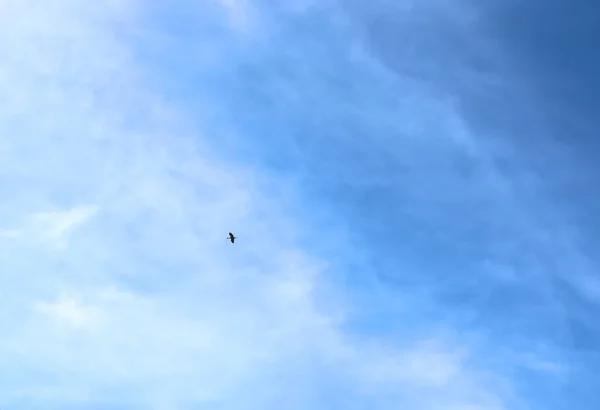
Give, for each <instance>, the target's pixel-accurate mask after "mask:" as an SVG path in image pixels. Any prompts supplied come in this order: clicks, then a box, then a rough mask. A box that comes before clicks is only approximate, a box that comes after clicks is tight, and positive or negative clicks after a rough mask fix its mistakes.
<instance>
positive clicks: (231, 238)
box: [225, 232, 235, 243]
mask: <svg viewBox="0 0 600 410" xmlns="http://www.w3.org/2000/svg"><path fill="white" fill-rule="evenodd" d="M225 239H229V240H230V241H231V243H235V236H233V234H232V233H231V232H229V236H228V237H227V238H225Z"/></svg>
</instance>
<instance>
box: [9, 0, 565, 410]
mask: <svg viewBox="0 0 600 410" xmlns="http://www.w3.org/2000/svg"><path fill="white" fill-rule="evenodd" d="M442 3H443V4H442ZM428 4H429V3H428ZM415 7H416V6H415ZM377 8H380V9H381V10H383V11H385V10H387V9H386V8H385V7H383V6H382V5H381V4H378V5H377ZM167 9H168V10H167ZM375 9H376V8H375V7H374V8H373V10H375ZM426 9H427V10H426V13H425V12H423V13H424V14H418V13H417V12H416V11H415V9H414V7H411V8H408V9H402V10H398V9H394V10H392V11H390V13H392V12H393V13H396V15H398V16H400V17H402V16H404V18H405V19H408V17H410V21H411V22H412V23H414V24H416V23H415V22H418V21H419V19H418V17H419V16H426V17H427V18H429V17H430V14H428V13H433V14H434V15H435V16H437V17H435V18H439V16H440V15H444V13H445V11H452V13H453V14H452V16H454V17H452V18H453V19H458V20H460V21H461V22H463V23H464V24H467V23H469V24H470V22H472V21H474V19H475V17H474V14H471V13H472V11H471V9H467V8H465V13H459V12H458V11H456V10H455V9H453V8H448V6H447V5H446V3H444V2H440V4H438V3H435V4H434V3H431V4H429V6H428V7H426ZM361 10H362V8H361V7H354V5H351V4H350V3H348V4H346V3H343V2H341V3H333V2H327V3H317V2H304V1H296V2H288V3H286V4H284V5H281V6H277V7H276V6H275V5H271V4H266V3H262V2H254V1H243V2H234V1H209V2H201V3H200V4H189V3H188V2H175V4H173V5H169V7H166V6H165V5H164V4H162V3H149V2H146V3H145V2H133V1H131V2H129V1H125V2H123V1H120V2H103V3H96V4H91V3H90V4H87V3H86V4H85V5H84V4H83V3H81V2H74V1H67V0H64V1H59V0H57V1H54V2H52V4H50V3H49V4H48V5H46V6H39V5H37V4H34V3H33V2H17V1H14V2H4V3H2V4H1V5H0V61H2V62H3V63H2V64H0V90H2V93H1V94H2V98H1V99H0V148H1V149H0V178H1V179H0V181H1V187H2V192H1V193H2V199H0V251H1V252H0V264H1V266H2V269H1V273H0V279H1V282H2V284H3V287H2V290H1V291H0V298H1V299H0V300H2V304H3V309H2V312H3V313H2V315H1V319H0V327H1V328H2V330H3V335H5V336H3V338H2V340H1V341H0V368H1V369H2V371H1V372H0V375H1V376H0V381H2V383H0V404H1V405H2V406H3V408H7V409H10V408H22V407H23V406H44V407H45V408H65V407H68V406H70V405H71V406H77V407H78V408H97V407H98V406H101V407H103V408H124V407H125V408H148V409H150V408H153V409H154V408H156V409H163V408H164V409H167V408H169V409H172V408H181V409H185V408H191V407H193V406H198V407H209V406H210V407H211V408H214V407H219V408H223V409H238V408H239V409H241V408H244V409H248V408H256V409H258V408H261V409H264V408H281V406H282V403H286V405H285V406H284V407H286V408H297V409H301V408H315V407H316V408H319V407H322V408H331V407H335V406H342V407H344V408H365V407H369V408H381V409H388V408H410V409H419V410H438V409H439V410H441V409H448V408H450V409H456V410H459V409H460V410H464V409H473V410H475V409H477V410H507V409H518V408H521V407H520V406H521V405H524V403H525V404H529V403H533V402H534V401H533V400H534V399H530V398H529V397H521V396H519V395H518V394H517V392H518V386H520V384H519V383H520V382H521V378H517V379H518V380H516V379H515V377H512V376H514V372H513V370H514V369H518V370H519V371H521V370H522V369H525V368H527V369H530V370H532V369H533V370H532V371H534V372H537V373H544V374H547V376H544V377H548V378H559V379H560V378H561V377H564V375H565V374H570V373H568V370H569V369H568V368H567V367H568V366H567V365H566V364H565V363H564V360H562V359H563V356H562V353H561V352H558V353H557V351H555V350H553V349H549V348H545V349H541V348H539V349H537V350H536V349H534V348H533V347H532V346H531V344H529V343H527V344H525V343H523V344H521V345H520V346H521V347H522V348H523V349H524V352H522V354H521V355H519V354H516V349H517V348H518V347H519V344H518V340H517V339H518V338H513V337H512V335H513V333H514V332H516V331H517V330H518V327H517V326H516V325H515V328H511V327H510V321H511V320H512V319H514V318H515V315H517V313H516V312H512V311H510V309H508V310H503V309H502V308H500V307H499V304H500V303H509V302H508V301H507V300H506V299H503V300H500V299H502V297H503V296H507V297H513V298H514V299H513V301H514V300H516V302H515V304H514V305H512V306H516V305H518V303H519V301H520V300H522V299H523V298H527V297H528V296H529V297H538V298H539V299H536V300H540V302H539V306H540V308H539V310H537V311H536V313H535V314H539V315H543V317H544V318H545V319H547V318H548V312H547V311H546V310H544V309H549V311H550V314H553V313H552V312H556V311H557V307H559V305H560V304H559V303H558V302H556V301H555V300H554V301H552V300H550V301H549V300H548V299H547V298H546V299H544V297H545V296H546V297H549V296H548V295H549V294H550V293H551V290H552V289H550V290H548V289H549V288H544V289H546V290H547V291H548V292H547V294H546V293H544V292H545V290H544V289H542V291H540V292H538V293H536V292H533V291H532V292H530V293H527V292H529V290H530V288H529V287H528V286H530V285H531V286H533V285H532V283H533V284H537V285H539V281H538V280H539V278H540V277H543V275H541V274H538V273H536V272H535V269H533V268H532V266H533V264H534V263H535V261H533V260H531V259H527V258H525V260H521V259H519V258H518V257H517V256H516V254H517V253H518V252H517V251H515V249H517V248H519V247H522V246H532V245H531V241H534V240H536V239H539V237H540V235H542V234H543V229H542V228H541V227H540V226H539V224H535V223H533V222H531V221H530V220H529V219H528V217H529V216H530V215H531V214H533V213H534V212H533V211H534V210H535V209H533V208H532V205H531V204H532V203H533V204H534V205H533V206H535V204H536V202H528V204H527V206H525V207H522V202H520V201H518V200H516V199H515V198H516V197H518V195H520V193H519V189H521V188H520V187H519V186H515V184H514V180H513V177H514V174H511V175H506V174H503V173H502V172H501V171H499V168H498V166H497V163H496V161H497V158H496V155H501V154H502V153H505V152H509V148H508V147H506V146H505V145H500V147H497V146H493V147H491V144H490V145H486V144H487V143H484V142H482V141H480V140H478V139H477V138H475V137H474V136H473V135H474V134H473V132H472V130H471V128H470V123H469V121H468V119H465V116H463V115H462V112H461V111H460V104H457V102H456V100H455V99H453V98H452V96H451V95H449V94H443V93H442V92H440V90H439V89H437V88H436V87H434V86H431V87H430V86H428V85H427V84H428V83H427V81H424V80H423V79H422V78H420V79H415V78H413V77H411V76H410V75H403V74H402V70H403V68H401V67H398V66H396V67H392V65H390V64H391V63H390V61H389V60H385V58H384V57H383V54H381V53H382V52H383V51H381V50H379V51H381V52H376V51H377V50H375V49H374V47H373V46H372V45H370V43H369V42H368V41H366V40H365V37H363V34H364V33H365V31H363V28H364V27H367V26H368V25H369V24H371V23H369V22H368V21H367V22H366V23H365V21H364V20H361V19H362V18H363V17H364V16H366V15H367V13H362V12H361ZM373 10H372V11H373ZM407 10H408V11H407ZM169 13H171V14H169ZM402 13H404V14H402ZM411 13H416V14H411ZM219 16H220V17H219ZM357 16H359V17H357ZM407 16H408V17H407ZM465 16H466V17H465ZM175 17H177V19H175ZM365 18H366V17H365ZM448 18H450V17H448ZM436 21H437V20H436ZM463 23H461V24H463ZM373 24H374V23H373ZM363 25H365V26H363ZM232 31H233V33H234V34H233V35H230V34H231V32H232ZM367 31H368V30H367ZM404 34H405V35H408V34H409V33H408V32H406V33H404ZM373 41H374V40H373ZM390 41H391V40H390ZM205 46H206V47H205ZM415 53H416V54H415V55H417V56H419V55H420V54H419V53H418V52H415ZM425 60H427V59H426V58H425V59H422V60H421V62H422V63H423V64H426V63H427V61H425ZM427 64H428V63H427ZM456 64H457V65H456V66H455V68H456V70H457V71H456V72H455V74H457V75H458V74H460V75H461V78H462V79H463V80H464V81H467V80H466V77H467V73H466V72H460V73H459V71H458V70H459V68H460V67H462V66H460V64H458V62H457V63H456ZM394 70H396V71H394ZM409 71H410V70H409ZM430 74H431V72H430ZM484 77H485V78H484V80H482V81H491V80H490V78H492V77H493V76H491V77H490V76H484ZM477 78H478V79H479V78H483V77H477ZM492 82H493V81H492ZM435 84H436V85H439V83H435ZM486 84H488V85H489V84H490V83H489V82H488V83H486ZM490 147H491V148H490ZM492 148H493V149H492ZM502 149H504V150H505V151H502ZM492 151H493V154H492V153H491V152H492ZM511 154H512V153H511ZM507 155H508V154H507ZM510 159H511V161H513V160H514V156H512V155H510ZM511 161H509V162H510V163H511V164H513V162H514V161H513V162H511ZM519 175H521V174H519ZM523 209H525V210H523ZM378 215H379V217H378ZM401 215H404V216H406V217H402V216H401ZM490 215H493V216H494V217H495V218H500V219H501V221H500V222H494V221H492V220H491V219H492V218H491V217H490ZM507 220H511V221H513V222H514V226H513V225H511V226H507V225H506V221H507ZM482 226H484V228H482ZM390 229H394V230H396V231H397V232H399V234H397V237H396V238H394V239H395V240H394V241H392V243H391V244H390V243H388V244H385V243H384V242H383V241H380V240H379V237H380V236H382V235H385V238H389V237H390ZM486 229H490V230H492V231H493V232H492V233H491V234H489V232H488V234H486V232H482V230H483V231H485V230H486ZM520 230H523V233H519V231H520ZM228 231H233V232H234V233H235V234H236V236H238V237H239V241H237V242H236V244H235V245H231V244H229V243H228V242H227V241H226V240H225V236H226V234H227V232H228ZM561 232H562V231H561ZM529 235H532V236H531V237H530V236H529ZM536 235H537V236H536ZM398 237H400V238H398ZM365 238H369V239H365ZM565 246H566V247H568V248H569V249H570V250H571V251H572V252H573V253H575V251H574V250H573V247H572V246H571V245H570V243H569V244H567V245H565ZM536 249H540V248H539V247H538V248H536ZM545 249H553V248H551V247H547V248H545ZM386 255H387V256H386ZM411 255H412V256H411ZM415 255H420V256H419V257H417V256H415ZM574 258H575V256H572V257H571V259H574ZM386 263H387V264H386ZM470 263H472V265H470ZM522 264H525V265H527V264H529V265H527V266H526V268H525V269H523V268H522V266H524V265H522ZM461 270H464V271H465V272H466V273H462V272H461ZM523 271H525V272H526V275H529V276H528V277H527V278H523V274H522V272H523ZM467 274H468V275H467ZM476 274H477V275H479V276H476ZM469 275H470V276H469ZM536 275H537V276H536ZM374 278H379V279H380V280H379V281H377V280H374ZM383 279H385V280H383ZM517 287H520V288H519V289H526V290H525V291H523V292H524V293H526V296H522V293H520V291H519V289H516V288H517ZM542 287H543V286H542ZM540 294H543V295H542V296H540ZM531 295H533V296H531ZM544 295H545V296H544ZM519 298H521V299H519ZM461 303H462V304H461ZM477 309H480V311H478V310H477ZM446 310H447V311H446ZM507 311H508V312H509V313H506V312H507ZM441 312H445V313H441ZM562 313H563V314H565V313H564V312H562ZM507 315H508V316H510V317H508V318H507V317H506V316H507ZM532 315H533V313H529V314H528V315H527V318H526V319H528V320H529V321H528V322H527V323H525V319H524V320H523V321H521V322H519V326H520V325H523V326H525V325H531V323H532V322H531V320H530V319H531V318H532V317H533V316H532ZM565 315H566V314H565ZM503 326H504V327H503ZM503 330H506V331H507V334H509V336H507V337H506V338H505V339H502V338H499V339H497V340H494V338H498V337H499V336H498V335H499V333H500V332H502V331H503ZM559 330H562V329H559ZM511 332H513V333H511ZM515 340H517V341H515ZM501 342H506V343H507V344H508V346H506V348H505V349H501V348H499V347H498V343H501ZM553 380H554V379H553Z"/></svg>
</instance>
